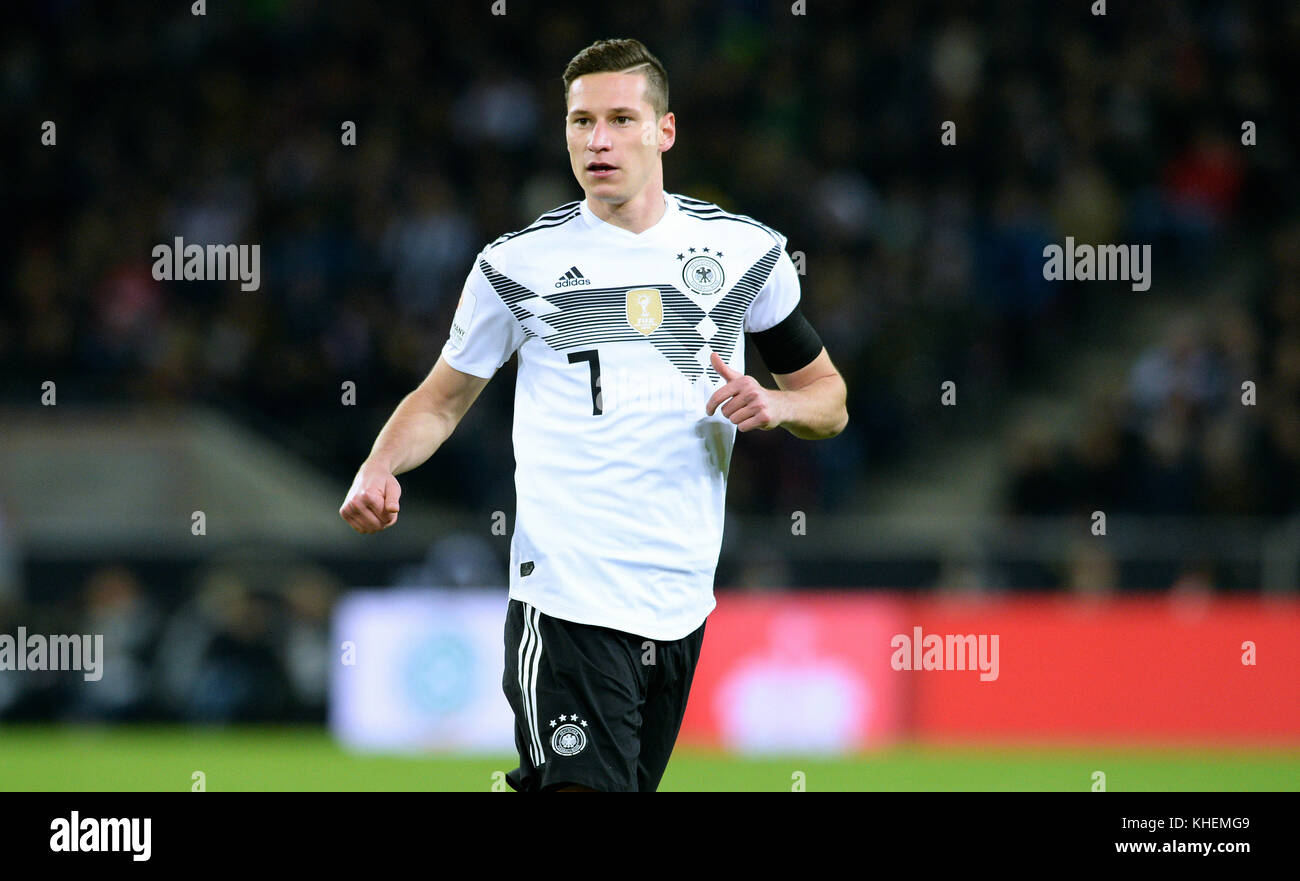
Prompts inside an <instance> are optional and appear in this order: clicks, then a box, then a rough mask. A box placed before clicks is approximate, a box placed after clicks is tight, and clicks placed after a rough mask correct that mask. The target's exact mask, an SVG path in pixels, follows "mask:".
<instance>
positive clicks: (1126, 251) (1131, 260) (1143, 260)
mask: <svg viewBox="0 0 1300 881" xmlns="http://www.w3.org/2000/svg"><path fill="white" fill-rule="evenodd" d="M1043 256H1044V257H1045V258H1047V260H1046V262H1045V263H1043V278H1045V279H1047V280H1048V281H1128V282H1132V284H1131V285H1129V287H1131V288H1132V289H1133V290H1135V291H1145V290H1149V289H1150V288H1151V246H1150V245H1076V244H1075V243H1074V236H1066V237H1065V247H1061V246H1060V245H1048V246H1047V247H1045V248H1043Z"/></svg>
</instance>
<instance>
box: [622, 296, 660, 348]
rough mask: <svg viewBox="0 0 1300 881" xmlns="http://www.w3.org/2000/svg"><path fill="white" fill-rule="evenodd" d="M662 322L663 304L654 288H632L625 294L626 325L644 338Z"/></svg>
mask: <svg viewBox="0 0 1300 881" xmlns="http://www.w3.org/2000/svg"><path fill="white" fill-rule="evenodd" d="M663 322H664V303H663V300H662V299H661V298H660V296H659V291H658V289H656V288H633V289H632V290H630V291H628V292H627V323H628V324H630V325H632V329H633V330H637V331H640V332H641V333H643V334H645V335H646V336H650V334H652V333H654V332H655V329H656V328H658V327H659V325H661V324H663Z"/></svg>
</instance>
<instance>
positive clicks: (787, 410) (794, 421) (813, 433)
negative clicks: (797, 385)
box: [775, 374, 849, 440]
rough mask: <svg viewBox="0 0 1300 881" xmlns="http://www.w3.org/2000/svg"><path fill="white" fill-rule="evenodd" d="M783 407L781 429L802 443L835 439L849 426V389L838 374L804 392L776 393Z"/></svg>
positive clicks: (821, 380)
mask: <svg viewBox="0 0 1300 881" xmlns="http://www.w3.org/2000/svg"><path fill="white" fill-rule="evenodd" d="M775 394H776V395H777V396H778V397H779V398H780V400H781V404H782V410H783V411H784V412H783V416H782V419H781V427H782V428H784V429H785V430H786V431H788V432H790V433H791V434H793V435H794V436H795V437H797V438H802V439H803V440H822V439H825V438H828V437H835V435H837V434H839V433H840V432H841V431H843V430H844V426H846V425H848V423H849V411H848V408H847V407H846V406H845V401H846V399H847V397H848V389H847V388H846V387H845V385H844V380H843V379H842V378H841V377H840V376H839V374H834V375H832V376H823V377H822V378H821V379H818V380H815V381H814V382H810V383H808V385H806V386H804V387H803V388H801V389H790V390H787V391H779V392H775Z"/></svg>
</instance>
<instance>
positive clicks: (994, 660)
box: [889, 626, 998, 682]
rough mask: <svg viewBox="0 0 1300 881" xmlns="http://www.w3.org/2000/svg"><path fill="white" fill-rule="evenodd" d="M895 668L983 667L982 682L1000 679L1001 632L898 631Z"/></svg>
mask: <svg viewBox="0 0 1300 881" xmlns="http://www.w3.org/2000/svg"><path fill="white" fill-rule="evenodd" d="M889 645H890V647H891V648H893V649H894V653H893V654H892V655H891V656H890V658H889V666H891V667H893V668H894V669H895V670H979V671H980V681H981V682H993V681H994V680H996V679H997V678H998V635H997V634H996V633H994V634H992V635H989V634H987V633H980V634H974V633H965V634H963V633H946V634H942V635H941V634H938V633H926V634H922V632H921V628H920V627H919V626H917V627H913V628H912V634H911V635H910V636H909V635H908V634H906V633H896V634H894V637H893V638H892V639H890V640H889Z"/></svg>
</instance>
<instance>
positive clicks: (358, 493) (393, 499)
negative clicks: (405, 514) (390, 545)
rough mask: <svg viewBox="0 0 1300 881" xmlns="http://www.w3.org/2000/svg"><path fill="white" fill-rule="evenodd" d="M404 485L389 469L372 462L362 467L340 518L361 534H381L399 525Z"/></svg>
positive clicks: (342, 508)
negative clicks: (399, 510) (400, 503)
mask: <svg viewBox="0 0 1300 881" xmlns="http://www.w3.org/2000/svg"><path fill="white" fill-rule="evenodd" d="M401 496H402V487H401V484H399V483H398V482H397V478H396V477H394V476H393V475H392V474H391V473H390V472H389V471H388V469H387V468H384V467H382V466H379V465H372V464H370V463H369V462H367V463H365V464H363V465H362V466H361V470H359V471H358V472H357V476H356V479H355V480H353V481H352V488H351V489H349V490H348V497H347V500H346V501H345V502H344V503H343V507H341V508H339V516H340V517H342V518H343V519H344V520H346V521H347V523H348V525H349V526H351V527H352V528H353V529H355V530H356V531H357V532H359V533H361V534H362V535H369V534H370V533H372V532H379V531H380V530H381V529H387V528H388V527H390V526H392V525H393V524H394V523H396V522H397V511H398V505H397V500H398V499H399V498H401Z"/></svg>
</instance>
